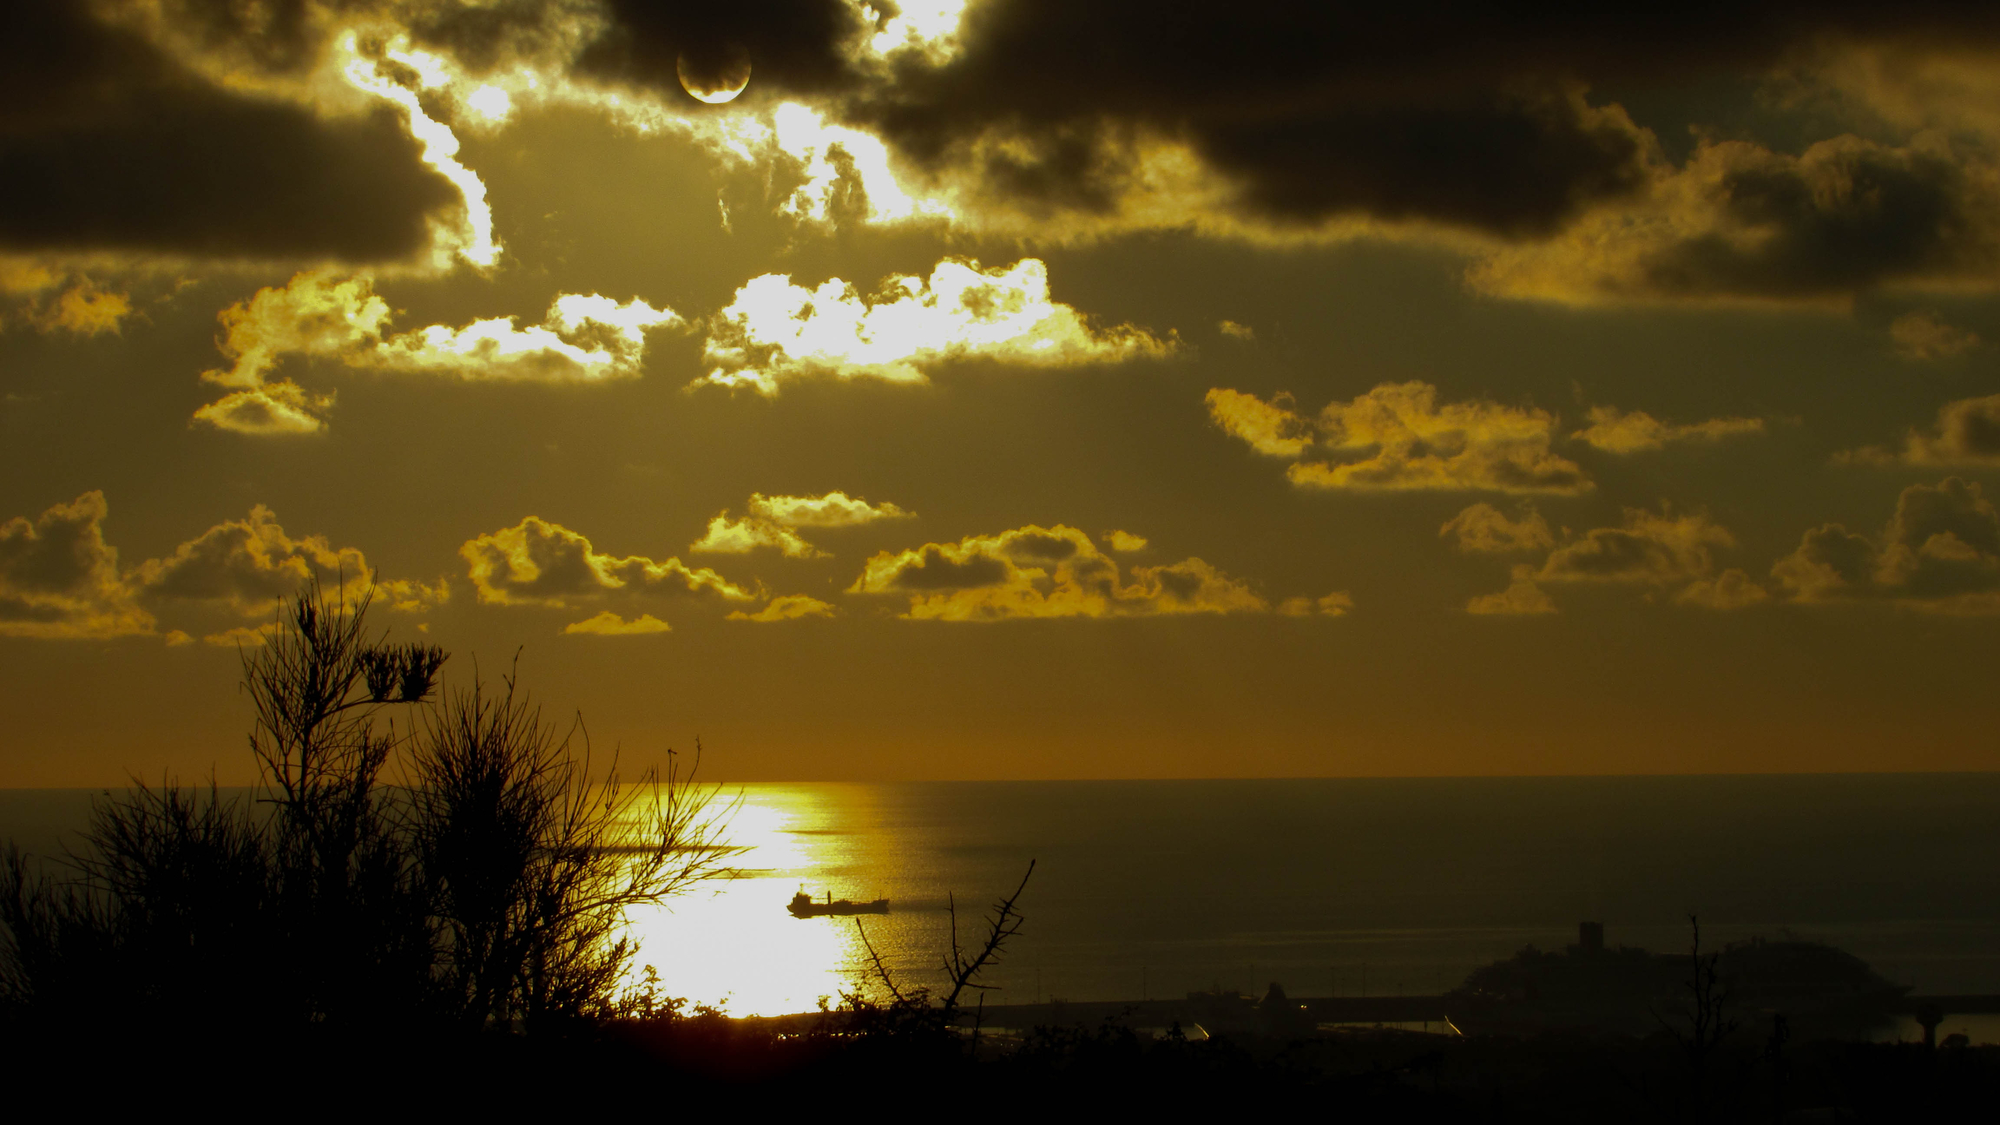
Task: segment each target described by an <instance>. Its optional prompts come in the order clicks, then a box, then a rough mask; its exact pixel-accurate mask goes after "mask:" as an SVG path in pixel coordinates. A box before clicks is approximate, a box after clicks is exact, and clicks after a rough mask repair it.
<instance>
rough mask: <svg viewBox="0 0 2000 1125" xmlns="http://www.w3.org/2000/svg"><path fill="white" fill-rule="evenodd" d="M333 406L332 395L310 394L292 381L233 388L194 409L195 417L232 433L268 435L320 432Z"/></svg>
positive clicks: (196, 419) (201, 421)
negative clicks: (248, 387)
mask: <svg viewBox="0 0 2000 1125" xmlns="http://www.w3.org/2000/svg"><path fill="white" fill-rule="evenodd" d="M331 409H333V396H332V395H331V394H324V395H314V394H307V393H306V391H305V388H303V387H301V386H299V385H298V384H297V383H294V382H292V381H290V380H286V381H284V382H282V383H266V384H264V385H263V386H261V387H255V388H252V389H250V390H244V391H231V392H230V393H228V394H226V395H223V396H222V397H221V398H219V399H217V400H216V401H214V402H211V403H209V404H208V405H206V406H202V407H199V408H197V409H196V410H195V412H194V420H195V421H196V422H200V423H203V424H205V425H209V426H214V427H215V428H216V429H218V430H228V431H230V432H231V433H238V434H251V435H253V436H257V437H268V436H272V435H279V434H316V433H318V432H320V431H321V430H324V429H325V428H326V420H325V418H324V417H322V416H323V415H324V414H326V412H327V411H329V410H331Z"/></svg>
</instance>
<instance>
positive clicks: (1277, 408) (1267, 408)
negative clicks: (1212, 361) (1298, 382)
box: [1204, 387, 1314, 458]
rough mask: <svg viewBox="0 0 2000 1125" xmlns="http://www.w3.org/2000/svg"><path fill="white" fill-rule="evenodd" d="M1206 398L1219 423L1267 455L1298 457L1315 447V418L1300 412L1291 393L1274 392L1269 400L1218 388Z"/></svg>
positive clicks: (1231, 433) (1228, 431)
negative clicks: (1313, 419)
mask: <svg viewBox="0 0 2000 1125" xmlns="http://www.w3.org/2000/svg"><path fill="white" fill-rule="evenodd" d="M1204 401H1206V402H1207V403H1208V414H1209V417H1211V418H1213V419H1214V420H1215V424H1216V425H1218V426H1221V427H1222V428H1223V430H1224V431H1225V432H1226V433H1228V434H1230V435H1231V436H1233V437H1238V438H1242V439H1243V440H1244V441H1246V442H1249V443H1250V448H1252V449H1254V450H1256V451H1257V452H1259V453H1262V454H1263V455H1264V456H1266V457H1286V458H1291V457H1297V456H1299V455H1300V454H1302V453H1304V452H1305V451H1306V450H1307V449H1308V448H1310V447H1311V446H1312V443H1313V437H1314V427H1313V422H1312V419H1310V418H1307V417H1305V416H1304V415H1301V414H1300V413H1299V412H1298V409H1297V406H1298V404H1297V402H1296V401H1295V400H1294V399H1293V398H1292V396H1291V395H1290V394H1288V393H1283V392H1281V393H1279V394H1276V395H1273V396H1272V397H1271V401H1269V402H1265V401H1264V400H1263V399H1261V398H1258V397H1257V396H1256V395H1247V394H1244V393H1243V392H1242V391H1238V390H1231V389H1229V388H1226V387H1214V388H1211V389H1210V390H1209V392H1208V395H1207V397H1206V398H1205V399H1204Z"/></svg>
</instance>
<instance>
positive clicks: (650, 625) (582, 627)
mask: <svg viewBox="0 0 2000 1125" xmlns="http://www.w3.org/2000/svg"><path fill="white" fill-rule="evenodd" d="M672 631H673V626H671V625H669V624H667V623H666V622H664V621H662V620H660V619H659V618H657V617H654V616H653V615H652V614H650V613H642V614H640V615H639V616H637V617H635V618H633V619H632V620H630V621H627V620H625V619H624V618H622V617H620V616H618V615H617V614H615V613H613V612H611V611H610V610H608V609H607V610H605V611H604V612H603V613H600V614H598V615H597V616H595V617H588V618H585V619H584V620H582V621H572V622H570V623H569V624H567V625H565V626H563V632H564V633H565V634H581V635H584V636H592V637H642V636H645V635H647V634H649V633H667V632H672Z"/></svg>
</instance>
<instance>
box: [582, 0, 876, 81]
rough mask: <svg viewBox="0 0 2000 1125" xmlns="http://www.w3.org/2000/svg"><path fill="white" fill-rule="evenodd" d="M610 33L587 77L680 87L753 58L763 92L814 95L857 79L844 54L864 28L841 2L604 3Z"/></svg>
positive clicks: (588, 54) (591, 56) (589, 56)
mask: <svg viewBox="0 0 2000 1125" xmlns="http://www.w3.org/2000/svg"><path fill="white" fill-rule="evenodd" d="M603 11H604V12H605V13H606V14H607V15H608V16H609V17H610V20H611V26H610V28H609V30H608V31H606V32H605V33H604V34H603V35H601V36H599V37H598V39H597V40H596V41H595V42H593V43H592V44H591V45H590V46H589V47H588V48H587V49H586V50H585V51H584V53H583V56H582V57H581V58H580V59H579V60H578V62H579V67H580V69H581V70H582V71H583V72H584V73H585V74H588V75H592V76H595V77H599V78H606V79H621V80H625V81H635V82H641V83H645V84H647V85H652V86H655V87H658V88H660V89H664V90H675V89H678V88H679V86H680V79H679V78H678V77H677V76H676V73H675V67H676V65H677V63H679V62H680V60H682V59H685V60H686V63H687V66H688V68H689V70H690V72H691V74H690V77H697V78H712V77H715V76H716V74H717V72H719V71H722V70H726V69H728V68H729V67H730V66H731V65H733V64H734V63H736V62H737V61H738V60H739V59H740V58H742V57H743V56H745V55H747V56H748V57H749V60H750V62H751V65H752V66H753V67H754V68H755V69H754V71H753V74H754V76H755V80H756V82H757V83H758V85H759V86H760V87H763V88H769V89H772V90H775V91H778V92H781V93H787V94H815V93H825V92H828V91H832V90H838V89H842V88H845V87H848V86H851V85H852V84H853V83H854V82H855V81H856V79H857V76H856V75H855V73H854V72H853V71H852V69H851V67H850V64H849V61H848V58H847V54H846V52H845V51H844V50H843V47H844V46H845V45H846V44H847V43H848V42H850V41H851V40H852V39H854V37H856V36H858V35H860V34H861V33H862V32H863V31H864V30H865V27H864V25H863V24H862V22H861V20H860V18H859V17H858V16H857V15H856V13H855V10H854V8H853V7H851V6H850V5H848V4H846V3H844V2H842V0H742V2H738V3H661V2H658V0H605V3H604V4H603Z"/></svg>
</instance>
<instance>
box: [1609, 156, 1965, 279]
mask: <svg viewBox="0 0 2000 1125" xmlns="http://www.w3.org/2000/svg"><path fill="white" fill-rule="evenodd" d="M1716 196H1717V199H1716V203H1717V204H1718V208H1719V210H1720V212H1721V213H1722V215H1723V216H1724V217H1725V218H1726V219H1727V220H1728V221H1729V222H1730V224H1731V226H1733V227H1736V228H1739V229H1741V228H1754V229H1758V230H1764V231H1769V232H1771V237H1769V238H1766V239H1762V240H1759V241H1758V242H1756V243H1755V244H1745V243H1744V242H1743V241H1742V240H1739V239H1732V238H1726V237H1722V236H1720V235H1708V236H1705V237H1698V238H1695V239H1692V240H1689V241H1687V242H1683V243H1680V244H1678V245H1675V246H1673V247H1671V248H1668V249H1666V250H1664V251H1663V252H1662V253H1660V254H1659V255H1658V256H1657V257H1655V258H1654V259H1653V260H1652V261H1651V262H1650V263H1648V266H1647V268H1646V274H1647V276H1646V278H1645V281H1646V283H1647V284H1648V287H1650V288H1654V289H1659V290H1664V291H1667V292H1689V293H1746V294H1767V295H1777V296H1787V295H1798V296H1813V295H1819V294H1826V293H1839V292H1845V291H1848V290H1851V289H1853V288H1855V287H1859V286H1865V285H1868V284H1870V283H1872V282H1875V281H1878V280H1883V279H1889V278H1904V277H1925V276H1936V275H1939V274H1956V273H1961V272H1968V271H1969V272H1978V271H1980V270H1982V269H1990V268H1991V265H1992V262H1993V259H1994V257H1995V252H1996V247H1995V245H1994V237H1993V232H1992V231H1991V229H1990V227H1991V222H1990V220H1988V219H1987V218H1986V217H1985V215H1984V212H1987V211H1989V210H1990V208H1991V206H1992V204H1993V203H1994V202H1995V200H1994V199H1993V195H1992V190H1991V188H1990V186H1989V185H1987V184H1985V183H1980V182H1975V181H1974V180H1973V179H1972V178H1971V177H1969V176H1968V171H1967V169H1966V168H1965V167H1964V166H1963V165H1962V164H1961V163H1959V162H1958V161H1956V160H1953V159H1950V158H1947V157H1946V156H1943V155H1939V154H1935V153H1923V152H1913V151H1910V150H1905V149H1892V148H1888V147H1886V146H1881V145H1875V144H1869V143H1867V142H1864V141H1860V140H1858V139H1855V138H1851V137H1849V138H1842V139H1841V140H1838V141H1832V142H1827V143H1825V144H1823V145H1820V146H1816V148H1815V149H1814V150H1813V151H1812V152H1810V153H1808V154H1807V155H1806V157H1805V158H1804V159H1800V160H1791V159H1788V158H1784V157H1778V156H1773V155H1770V154H1748V153H1746V154H1745V156H1744V162H1743V164H1742V165H1741V166H1738V167H1733V168H1730V169H1729V170H1728V171H1726V172H1725V173H1724V174H1723V176H1722V178H1721V182H1720V183H1719V184H1718V186H1717V188H1716Z"/></svg>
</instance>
